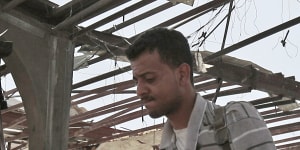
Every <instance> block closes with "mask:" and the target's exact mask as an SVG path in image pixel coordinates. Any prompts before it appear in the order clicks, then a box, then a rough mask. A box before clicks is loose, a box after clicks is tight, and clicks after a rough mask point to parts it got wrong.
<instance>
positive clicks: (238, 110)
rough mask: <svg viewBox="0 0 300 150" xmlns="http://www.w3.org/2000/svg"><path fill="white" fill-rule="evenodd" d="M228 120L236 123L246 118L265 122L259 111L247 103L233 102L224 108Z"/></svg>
mask: <svg viewBox="0 0 300 150" xmlns="http://www.w3.org/2000/svg"><path fill="white" fill-rule="evenodd" d="M224 108H225V112H226V118H227V120H228V121H229V122H227V123H230V122H232V121H233V122H236V121H239V120H242V119H245V118H252V119H259V120H263V118H262V117H261V115H260V113H259V112H258V111H257V109H256V108H255V107H254V106H253V105H252V104H251V103H250V102H246V101H233V102H229V103H228V104H227V105H226V106H224Z"/></svg>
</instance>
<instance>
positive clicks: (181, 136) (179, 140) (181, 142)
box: [174, 128, 187, 150]
mask: <svg viewBox="0 0 300 150" xmlns="http://www.w3.org/2000/svg"><path fill="white" fill-rule="evenodd" d="M174 133H175V139H176V142H175V143H176V147H177V149H178V150H184V147H185V144H186V133H187V128H184V129H180V130H174Z"/></svg>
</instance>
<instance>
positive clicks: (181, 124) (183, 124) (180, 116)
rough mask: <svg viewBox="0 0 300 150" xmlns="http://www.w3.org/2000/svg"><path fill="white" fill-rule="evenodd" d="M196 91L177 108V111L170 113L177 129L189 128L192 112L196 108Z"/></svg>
mask: <svg viewBox="0 0 300 150" xmlns="http://www.w3.org/2000/svg"><path fill="white" fill-rule="evenodd" d="M196 95H197V94H196V93H195V94H193V96H190V97H188V99H187V101H185V102H184V103H183V105H182V106H181V107H180V108H179V110H177V112H175V113H173V114H170V115H168V116H167V117H168V119H169V121H170V123H171V125H172V127H173V128H174V129H176V130H179V129H184V128H187V126H188V123H189V119H190V116H191V113H192V111H193V108H194V104H195V100H196Z"/></svg>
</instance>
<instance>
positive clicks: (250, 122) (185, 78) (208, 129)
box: [126, 28, 275, 150]
mask: <svg viewBox="0 0 300 150" xmlns="http://www.w3.org/2000/svg"><path fill="white" fill-rule="evenodd" d="M126 56H127V58H128V59H129V61H130V63H131V68H132V71H133V79H134V80H135V81H136V84H137V95H138V96H139V97H140V98H141V100H142V102H143V103H144V106H145V107H146V108H147V110H148V112H149V115H150V116H151V117H152V118H158V117H161V116H166V117H167V118H168V121H167V123H166V124H165V126H164V129H163V134H162V139H161V143H160V149H166V150H174V149H179V150H195V149H197V150H199V149H201V150H222V149H229V148H231V149H234V150H246V149H251V150H271V149H275V146H274V143H273V140H272V137H271V134H270V132H269V130H268V128H267V127H266V125H265V123H264V121H263V119H262V118H261V117H260V116H259V115H258V112H257V111H256V109H255V108H254V107H253V106H251V105H249V104H248V103H245V102H244V103H243V102H241V103H231V104H230V105H231V106H228V108H226V109H217V108H220V107H219V106H216V105H214V104H212V103H210V102H208V101H206V100H204V99H203V98H202V97H201V96H200V94H198V93H197V92H196V91H195V89H194V86H193V71H192V68H193V67H192V65H193V59H192V55H191V52H190V48H189V44H188V42H187V40H186V38H185V37H184V36H183V35H182V34H181V33H180V32H178V31H175V30H169V29H166V28H155V29H151V30H148V31H146V32H145V33H143V34H142V35H141V36H140V37H139V38H138V39H137V40H136V41H135V42H134V43H133V44H132V45H131V46H130V47H129V48H128V49H127V50H126ZM239 109H241V110H242V111H241V112H239V111H236V110H239ZM214 110H221V111H218V112H222V110H225V111H226V115H225V113H219V115H216V113H215V111H214ZM235 112H238V114H235ZM220 116H221V117H220ZM225 116H226V118H225V119H224V120H225V121H218V122H219V123H216V122H217V121H216V120H222V119H223V117H225ZM241 125H242V126H243V128H241ZM235 129H238V130H235Z"/></svg>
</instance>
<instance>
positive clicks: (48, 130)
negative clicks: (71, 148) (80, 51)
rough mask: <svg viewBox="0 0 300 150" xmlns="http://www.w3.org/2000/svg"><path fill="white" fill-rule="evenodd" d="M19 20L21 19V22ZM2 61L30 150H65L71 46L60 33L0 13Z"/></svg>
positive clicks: (23, 16)
mask: <svg viewBox="0 0 300 150" xmlns="http://www.w3.org/2000/svg"><path fill="white" fill-rule="evenodd" d="M21 18H22V19H21ZM6 29H8V31H7V32H6V33H5V34H4V35H3V36H2V37H0V39H1V40H6V41H12V42H13V52H12V53H11V55H10V56H8V57H7V58H5V59H4V61H5V64H6V65H7V67H8V69H9V71H10V72H11V74H12V76H13V78H14V81H15V83H16V86H17V88H18V90H19V92H20V95H21V97H22V100H23V104H24V108H25V112H26V117H27V124H28V131H29V149H30V150H66V149H67V143H68V124H69V110H70V93H71V85H72V73H73V71H72V68H73V67H72V66H73V55H74V46H73V43H72V41H70V40H69V39H68V38H66V36H65V34H64V33H63V32H52V30H51V27H50V26H48V25H46V24H42V23H40V22H37V21H36V20H35V19H32V18H29V17H26V16H25V15H22V14H20V13H18V12H13V11H10V12H9V13H4V12H0V32H1V31H4V30H6Z"/></svg>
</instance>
